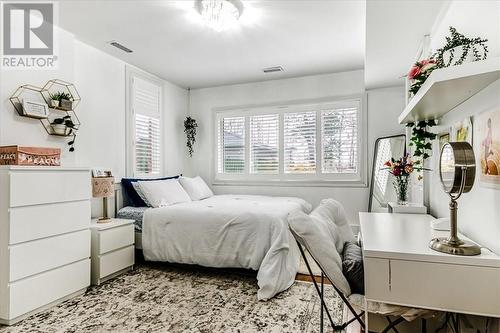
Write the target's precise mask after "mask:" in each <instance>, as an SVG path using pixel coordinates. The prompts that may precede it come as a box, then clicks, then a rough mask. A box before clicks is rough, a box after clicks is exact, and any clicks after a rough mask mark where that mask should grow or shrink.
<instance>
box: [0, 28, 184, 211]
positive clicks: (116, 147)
mask: <svg viewBox="0 0 500 333" xmlns="http://www.w3.org/2000/svg"><path fill="white" fill-rule="evenodd" d="M56 36H58V38H59V49H60V52H59V56H58V57H59V66H58V68H57V69H55V70H18V71H12V70H2V71H1V72H0V96H1V98H2V103H1V108H2V109H1V110H0V145H9V144H21V145H29V146H47V147H60V148H61V152H62V162H61V163H62V165H63V166H74V165H78V166H85V167H89V168H106V169H110V170H112V172H113V174H114V176H115V178H116V180H117V181H119V179H120V178H121V177H123V176H126V156H127V155H126V149H127V147H126V145H125V138H126V136H125V135H126V129H125V119H126V116H127V111H126V106H125V101H126V91H125V68H126V66H127V64H126V63H125V62H123V61H121V60H119V59H117V58H114V57H112V56H110V55H108V54H106V53H104V52H102V51H100V50H97V49H95V48H93V47H91V46H89V45H87V44H85V43H83V42H81V41H79V40H77V39H75V37H74V36H73V35H72V34H70V33H68V32H66V31H64V30H59V33H58V34H57V35H56ZM54 78H58V79H62V80H65V81H69V82H73V83H74V84H75V86H76V87H77V89H78V91H79V93H80V95H81V97H82V101H81V103H80V105H78V108H77V109H76V111H77V114H78V117H79V119H80V121H81V127H80V130H79V131H78V136H77V139H76V143H75V152H73V153H71V152H68V145H67V141H68V140H66V139H64V138H60V137H55V136H50V135H48V134H47V133H46V132H45V130H44V129H43V127H42V126H41V124H40V123H39V121H38V120H35V119H29V118H24V117H20V116H19V115H18V114H17V113H16V112H15V110H14V108H13V107H12V105H11V104H10V101H9V99H8V98H9V97H10V95H11V94H12V93H13V92H14V91H15V90H16V89H17V87H19V86H20V85H23V84H28V83H29V84H33V85H37V86H42V85H44V84H45V82H47V81H48V80H49V79H54ZM161 82H162V84H163V111H164V113H163V124H164V133H165V135H164V147H165V149H164V152H163V160H164V163H165V173H166V174H175V173H181V172H182V170H183V169H184V168H183V163H184V154H185V152H184V148H183V144H182V140H183V137H184V133H183V125H182V121H183V118H184V117H185V116H186V114H187V105H188V96H187V90H186V89H183V88H180V87H178V86H176V85H173V84H171V83H169V82H167V81H165V80H161ZM99 211H100V201H99V200H95V203H94V205H93V215H97V214H99Z"/></svg>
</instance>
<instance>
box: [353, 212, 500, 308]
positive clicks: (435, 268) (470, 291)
mask: <svg viewBox="0 0 500 333" xmlns="http://www.w3.org/2000/svg"><path fill="white" fill-rule="evenodd" d="M359 217H360V225H361V234H362V244H363V257H364V266H365V267H364V269H365V295H366V299H367V300H372V301H378V302H384V303H392V304H399V305H407V306H413V307H420V308H427V309H435V310H442V311H450V312H458V313H468V314H476V315H481V316H489V317H500V256H498V255H496V254H494V253H492V252H490V251H488V250H487V249H482V253H481V255H478V256H471V257H465V256H454V255H449V254H445V253H440V252H436V251H433V250H431V249H430V248H429V246H428V245H429V241H430V240H431V239H432V238H434V237H438V236H446V235H447V232H443V231H435V230H432V229H431V227H430V222H431V221H432V220H433V219H434V218H433V217H432V216H430V215H415V214H388V213H360V214H359ZM460 237H461V238H465V237H463V236H462V235H461V236H460Z"/></svg>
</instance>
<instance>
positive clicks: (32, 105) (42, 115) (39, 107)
mask: <svg viewBox="0 0 500 333" xmlns="http://www.w3.org/2000/svg"><path fill="white" fill-rule="evenodd" d="M23 114H24V115H26V116H28V117H32V118H38V119H47V118H48V117H49V106H48V105H47V103H44V102H39V101H33V100H23Z"/></svg>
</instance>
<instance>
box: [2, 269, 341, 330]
mask: <svg viewBox="0 0 500 333" xmlns="http://www.w3.org/2000/svg"><path fill="white" fill-rule="evenodd" d="M326 290H327V296H326V301H327V303H328V305H329V307H330V308H331V309H333V315H334V320H336V322H340V321H341V320H342V302H341V299H340V297H338V296H337V295H336V294H335V292H334V291H333V289H332V288H329V287H327V288H326ZM319 310H320V307H319V299H318V297H317V295H316V292H315V290H314V286H313V285H312V284H311V283H309V282H296V283H295V284H294V285H293V286H292V287H291V288H289V289H288V290H286V291H284V292H282V293H280V294H279V295H277V296H276V297H274V298H273V299H272V300H269V301H267V302H259V301H258V300H257V281H256V279H255V276H252V275H251V274H238V273H235V272H229V273H228V272H222V271H220V270H202V269H198V268H191V267H188V268H186V267H178V266H170V265H165V264H149V263H148V264H141V265H140V266H138V267H136V269H135V270H133V271H131V272H129V273H127V274H125V275H122V276H120V277H117V278H115V279H113V280H111V281H109V282H106V283H104V284H102V285H101V286H95V287H91V288H90V289H89V290H88V291H87V292H86V293H85V294H84V295H82V296H79V297H76V298H74V299H72V300H69V301H66V302H64V303H62V304H61V305H59V306H57V307H54V308H52V309H50V310H47V311H45V312H43V313H40V314H37V315H34V316H31V317H29V318H27V319H25V320H24V321H22V322H20V323H18V324H16V325H14V326H10V327H6V326H1V327H0V332H1V333H7V332H9V333H14V332H16V333H17V332H44V333H49V332H319Z"/></svg>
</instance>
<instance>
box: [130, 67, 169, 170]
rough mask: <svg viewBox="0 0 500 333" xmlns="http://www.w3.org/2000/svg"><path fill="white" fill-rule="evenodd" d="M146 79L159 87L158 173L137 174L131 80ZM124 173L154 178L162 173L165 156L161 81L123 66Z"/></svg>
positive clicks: (135, 69)
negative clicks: (124, 111)
mask: <svg viewBox="0 0 500 333" xmlns="http://www.w3.org/2000/svg"><path fill="white" fill-rule="evenodd" d="M136 77H137V78H139V79H141V80H145V81H148V82H150V83H153V84H155V85H158V87H159V88H160V98H159V99H160V102H159V104H160V174H159V175H149V176H148V175H144V174H137V173H136V170H135V166H136V165H135V112H134V110H133V107H132V106H133V101H132V98H133V92H132V87H133V83H132V82H133V80H134V78H136ZM125 110H126V115H125V159H126V165H125V166H126V168H125V174H126V175H127V177H141V178H155V177H158V176H161V175H163V174H164V171H165V156H164V150H163V148H164V135H165V134H164V128H165V126H164V124H163V120H164V119H163V111H164V110H163V81H162V80H161V79H160V78H158V77H156V76H154V75H151V74H149V73H146V72H143V71H141V70H139V69H137V68H134V67H131V66H128V65H126V66H125Z"/></svg>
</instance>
